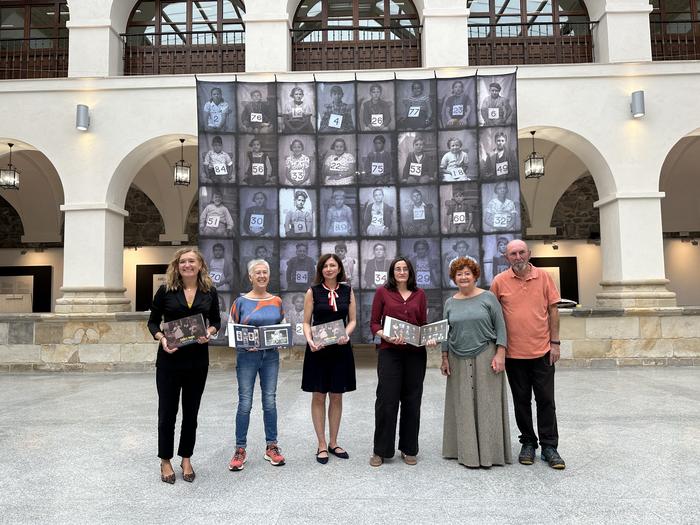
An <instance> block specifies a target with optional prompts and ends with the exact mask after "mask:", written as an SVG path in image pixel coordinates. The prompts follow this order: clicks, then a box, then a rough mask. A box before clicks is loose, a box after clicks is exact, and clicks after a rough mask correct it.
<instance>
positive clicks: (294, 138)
mask: <svg viewBox="0 0 700 525" xmlns="http://www.w3.org/2000/svg"><path fill="white" fill-rule="evenodd" d="M277 138H278V147H279V152H278V155H279V156H278V158H279V159H280V162H279V181H280V184H282V185H283V186H295V187H302V186H311V185H312V184H315V183H316V137H315V136H314V135H280V136H278V137H277Z"/></svg>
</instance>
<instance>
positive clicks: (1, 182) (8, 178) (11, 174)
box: [0, 142, 19, 190]
mask: <svg viewBox="0 0 700 525" xmlns="http://www.w3.org/2000/svg"><path fill="white" fill-rule="evenodd" d="M7 145H8V146H10V161H9V162H8V163H7V168H2V169H0V188H2V189H3V190H18V189H19V170H18V169H17V168H16V167H14V166H13V165H12V146H14V144H13V143H11V142H8V144H7Z"/></svg>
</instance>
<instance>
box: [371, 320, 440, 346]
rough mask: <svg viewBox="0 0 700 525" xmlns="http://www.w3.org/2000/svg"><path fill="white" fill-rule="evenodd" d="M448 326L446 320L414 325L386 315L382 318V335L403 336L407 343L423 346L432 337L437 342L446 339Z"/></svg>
mask: <svg viewBox="0 0 700 525" xmlns="http://www.w3.org/2000/svg"><path fill="white" fill-rule="evenodd" d="M449 330H450V327H449V325H448V324H447V320H446V319H443V320H442V321H437V322H435V323H430V324H426V325H423V326H416V325H414V324H411V323H407V322H406V321H400V320H398V319H395V318H393V317H389V316H386V317H385V318H384V335H385V336H387V337H399V336H401V337H403V340H404V341H406V342H407V343H408V344H409V345H413V346H423V345H424V344H425V343H427V342H428V341H430V340H431V339H434V340H435V341H437V342H438V343H439V342H441V341H446V340H447V333H448V332H449Z"/></svg>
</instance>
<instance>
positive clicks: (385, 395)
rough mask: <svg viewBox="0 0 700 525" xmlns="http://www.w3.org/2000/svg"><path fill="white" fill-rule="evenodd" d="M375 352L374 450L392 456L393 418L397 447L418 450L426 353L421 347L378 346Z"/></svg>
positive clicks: (385, 455)
mask: <svg viewBox="0 0 700 525" xmlns="http://www.w3.org/2000/svg"><path fill="white" fill-rule="evenodd" d="M378 353H379V355H378V356H377V377H378V378H379V383H378V384H377V401H376V403H375V405H374V453H375V454H377V455H378V456H381V457H383V458H390V457H393V456H394V452H395V446H396V420H397V416H398V413H399V405H401V419H400V420H399V450H401V451H402V452H403V453H404V454H406V455H408V456H415V455H416V454H418V431H419V430H420V404H421V399H422V397H423V380H424V379H425V365H426V359H427V354H426V351H425V349H423V350H413V349H406V350H403V349H401V350H394V349H380V350H379V351H378Z"/></svg>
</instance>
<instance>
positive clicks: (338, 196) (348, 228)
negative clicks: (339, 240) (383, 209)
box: [321, 187, 357, 237]
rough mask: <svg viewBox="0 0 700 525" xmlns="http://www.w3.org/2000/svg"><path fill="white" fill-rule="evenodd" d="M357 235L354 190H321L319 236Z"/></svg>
mask: <svg viewBox="0 0 700 525" xmlns="http://www.w3.org/2000/svg"><path fill="white" fill-rule="evenodd" d="M355 235H357V194H356V193H355V188H353V187H345V188H321V236H322V237H352V236H355Z"/></svg>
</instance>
